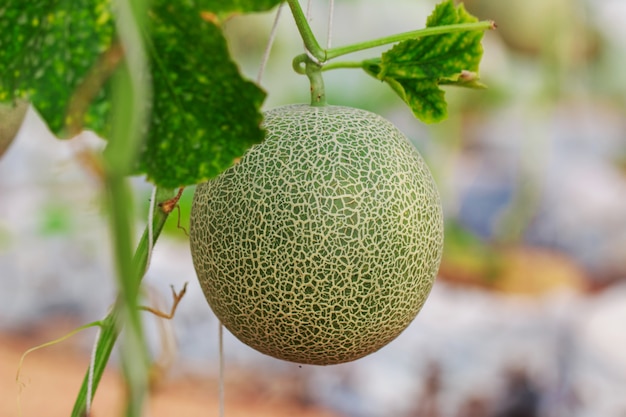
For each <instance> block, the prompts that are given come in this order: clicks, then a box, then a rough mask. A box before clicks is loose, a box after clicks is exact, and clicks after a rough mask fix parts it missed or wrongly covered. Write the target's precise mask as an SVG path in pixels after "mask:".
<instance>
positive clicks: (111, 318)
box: [71, 188, 180, 417]
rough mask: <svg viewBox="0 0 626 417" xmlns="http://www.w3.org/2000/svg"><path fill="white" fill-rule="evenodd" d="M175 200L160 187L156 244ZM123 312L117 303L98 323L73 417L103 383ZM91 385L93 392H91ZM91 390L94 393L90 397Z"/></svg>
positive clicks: (141, 269) (143, 244)
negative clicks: (98, 332)
mask: <svg viewBox="0 0 626 417" xmlns="http://www.w3.org/2000/svg"><path fill="white" fill-rule="evenodd" d="M173 197H174V199H176V198H177V197H180V195H176V193H175V192H174V190H171V189H162V188H157V191H156V202H157V206H158V207H159V208H160V209H159V210H156V211H155V212H154V218H153V221H152V226H151V227H152V230H153V233H152V243H153V244H154V243H155V242H156V241H157V239H158V238H159V235H160V234H161V231H162V230H163V226H165V222H166V220H167V218H168V216H169V214H170V213H171V212H172V210H173V209H174V206H175V204H168V203H170V202H171V201H172V199H173ZM149 227H150V225H147V226H146V229H145V231H144V233H143V235H142V237H141V240H140V241H139V244H138V245H137V249H136V250H135V254H134V256H133V258H132V268H133V271H134V277H133V283H134V285H137V287H138V286H139V284H140V282H141V278H142V277H143V275H144V273H145V270H146V267H147V264H148V256H149V247H150V245H149V243H148V242H149V238H148V234H149V232H148V230H149ZM137 290H138V288H137ZM121 313H122V307H121V304H120V302H119V300H118V302H116V303H115V305H114V306H113V309H112V311H111V312H110V313H109V314H108V315H107V316H106V317H105V318H104V319H103V320H101V321H100V322H99V324H100V328H101V330H102V331H101V334H100V337H99V339H98V341H97V346H96V348H95V352H96V354H95V355H94V360H93V366H90V368H91V369H90V370H88V371H87V373H86V375H85V378H84V379H83V384H82V386H81V388H80V391H79V393H78V396H77V397H76V401H75V403H74V408H73V410H72V414H71V415H72V417H84V416H85V415H86V414H85V408H86V405H87V402H88V400H87V397H88V396H89V397H90V398H89V402H90V401H91V399H92V398H91V397H92V396H93V394H94V393H95V391H96V389H97V387H98V384H99V383H100V379H101V378H102V374H103V373H104V369H105V368H106V365H107V363H108V361H109V357H110V356H111V352H112V350H113V347H114V346H115V343H116V341H117V338H118V336H119V332H120V330H121V326H120V324H119V323H120V321H119V317H120V314H121ZM90 386H91V389H89V387H90ZM89 391H91V392H90V393H89V394H88V392H89Z"/></svg>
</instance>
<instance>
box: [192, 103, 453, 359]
mask: <svg viewBox="0 0 626 417" xmlns="http://www.w3.org/2000/svg"><path fill="white" fill-rule="evenodd" d="M264 125H265V128H266V130H267V135H266V139H265V140H264V142H262V143H261V144H259V145H256V146H254V147H253V148H251V149H250V150H249V152H248V153H247V154H246V155H245V156H244V157H243V158H242V160H241V161H240V163H239V164H237V165H235V166H233V167H232V168H230V169H229V170H227V171H226V172H224V173H223V174H221V175H220V176H218V177H217V178H215V179H213V180H211V181H209V182H206V183H203V184H200V185H198V186H197V188H196V192H195V195H194V202H193V208H192V215H191V230H190V237H191V248H192V255H193V261H194V266H195V268H196V272H197V274H198V278H199V280H200V284H201V286H202V288H203V291H204V293H205V296H206V298H207V300H208V302H209V304H210V306H211V308H212V309H213V311H214V312H215V314H216V315H217V317H218V318H219V319H220V320H221V321H222V323H223V324H224V325H225V327H226V328H227V329H228V330H230V332H231V333H233V334H234V335H235V336H236V337H237V338H238V339H240V340H241V341H242V342H244V343H246V344H247V345H249V346H251V347H253V348H255V349H257V350H259V351H260V352H263V353H265V354H268V355H271V356H274V357H276V358H280V359H285V360H288V361H293V362H298V363H307V364H319V365H327V364H335V363H342V362H348V361H352V360H355V359H358V358H360V357H363V356H365V355H367V354H369V353H372V352H374V351H376V350H378V349H380V348H381V347H383V346H384V345H386V344H387V343H389V342H390V341H391V340H393V339H394V338H396V337H397V336H398V335H399V334H400V333H401V332H402V331H403V330H404V329H405V328H406V327H407V326H408V325H409V323H410V322H411V321H412V320H413V319H414V318H415V316H416V315H417V313H418V312H419V310H420V309H421V307H422V305H423V304H424V301H425V299H426V297H427V296H428V293H429V292H430V289H431V287H432V284H433V281H434V278H435V275H436V273H437V270H438V267H439V262H440V258H441V252H442V246H443V217H442V211H441V203H440V199H439V194H438V192H437V189H436V186H435V184H434V182H433V179H432V177H431V174H430V172H429V170H428V168H427V166H426V165H425V163H424V161H423V160H422V158H421V156H420V155H419V153H418V152H417V151H416V149H415V148H414V147H413V146H412V145H411V144H410V143H409V141H408V140H407V139H406V137H405V136H404V135H403V134H402V133H401V132H400V131H399V130H397V129H396V128H395V127H394V126H393V125H392V124H391V123H390V122H388V121H386V120H385V119H383V118H381V117H379V116H377V115H375V114H373V113H370V112H366V111H363V110H358V109H353V108H347V107H339V106H325V107H311V106H308V105H293V106H285V107H280V108H277V109H274V110H271V111H269V112H267V113H266V114H265V122H264Z"/></svg>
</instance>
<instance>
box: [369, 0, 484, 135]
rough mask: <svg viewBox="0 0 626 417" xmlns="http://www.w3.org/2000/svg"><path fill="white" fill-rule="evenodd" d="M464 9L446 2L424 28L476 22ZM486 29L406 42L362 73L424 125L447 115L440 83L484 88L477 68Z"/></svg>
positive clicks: (437, 8) (437, 9)
mask: <svg viewBox="0 0 626 417" xmlns="http://www.w3.org/2000/svg"><path fill="white" fill-rule="evenodd" d="M477 21H478V19H476V18H475V17H474V16H472V15H471V14H469V13H468V12H467V11H466V10H465V8H464V7H463V5H459V6H455V5H454V1H453V0H446V1H444V2H442V3H440V4H439V5H437V7H436V8H435V10H434V11H433V13H432V14H431V15H430V16H429V17H428V20H427V22H426V27H434V26H444V25H453V24H460V23H473V22H477ZM482 37H483V31H482V30H477V31H464V32H456V33H448V34H443V35H434V36H425V37H421V38H418V39H411V40H407V41H403V42H400V43H398V44H397V45H395V46H394V47H393V48H392V49H390V50H389V51H387V52H385V53H384V54H383V55H382V57H381V58H378V59H372V60H368V61H365V63H364V66H363V68H364V70H365V71H366V72H367V73H368V74H370V75H372V76H374V77H376V78H378V79H380V80H383V81H385V82H387V83H388V84H389V85H390V86H391V87H392V88H393V90H394V91H395V92H396V93H397V94H398V95H399V96H400V97H401V98H402V99H403V100H404V101H405V102H406V103H407V104H408V105H409V106H410V107H411V109H412V110H413V113H414V114H415V116H416V117H418V118H419V119H420V120H422V121H424V122H426V123H433V122H438V121H441V120H443V119H445V117H446V116H447V106H446V102H445V98H444V92H443V90H441V89H440V88H439V85H442V84H446V85H459V86H464V87H473V88H481V87H483V86H482V84H480V83H479V82H478V65H479V63H480V60H481V58H482V54H483V49H482V45H481V44H480V41H481V39H482Z"/></svg>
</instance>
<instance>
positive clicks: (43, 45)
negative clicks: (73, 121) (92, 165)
mask: <svg viewBox="0 0 626 417" xmlns="http://www.w3.org/2000/svg"><path fill="white" fill-rule="evenodd" d="M114 32H115V28H114V24H113V19H112V15H111V12H110V10H109V1H108V0H56V1H53V0H29V1H22V0H8V2H5V3H4V4H3V5H2V6H0V101H2V102H8V101H13V100H14V99H15V98H23V99H26V100H28V101H30V102H32V103H33V105H34V106H35V108H36V109H37V111H38V112H39V113H40V114H41V116H42V117H43V118H44V120H45V121H46V122H47V124H48V126H49V127H50V129H51V130H52V131H53V132H55V133H56V134H61V135H63V134H64V133H65V127H66V121H67V120H66V112H67V109H68V107H69V106H70V101H71V99H72V97H73V93H74V92H75V91H77V89H80V88H81V87H80V86H81V83H82V82H83V80H84V79H85V78H86V75H87V74H88V72H89V71H90V70H91V69H92V67H93V65H94V63H95V62H96V61H97V60H98V58H99V57H100V56H101V55H102V54H103V53H104V52H105V51H106V50H107V48H109V46H110V45H111V43H112V41H113V37H114ZM81 91H82V90H81ZM92 92H93V96H92V97H89V98H88V99H87V101H88V102H93V104H92V105H91V106H90V108H89V111H88V112H87V114H86V116H85V117H86V118H87V119H88V120H89V125H90V127H92V128H93V129H94V130H96V131H102V129H103V128H104V124H105V120H106V119H105V115H106V113H107V110H108V106H107V100H106V92H105V91H104V90H100V89H99V88H96V89H95V91H92Z"/></svg>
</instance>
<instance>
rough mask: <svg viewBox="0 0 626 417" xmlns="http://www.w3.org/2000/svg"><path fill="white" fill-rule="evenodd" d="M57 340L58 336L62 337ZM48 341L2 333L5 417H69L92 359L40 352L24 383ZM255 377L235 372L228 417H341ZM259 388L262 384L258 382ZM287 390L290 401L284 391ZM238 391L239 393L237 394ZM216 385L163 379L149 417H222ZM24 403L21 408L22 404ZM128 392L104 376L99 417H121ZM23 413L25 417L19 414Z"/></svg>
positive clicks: (56, 350) (96, 409) (58, 350)
mask: <svg viewBox="0 0 626 417" xmlns="http://www.w3.org/2000/svg"><path fill="white" fill-rule="evenodd" d="M57 335H58V334H57ZM50 339H51V338H48V339H45V338H43V337H42V335H41V334H39V335H36V336H35V337H34V336H33V335H29V336H24V335H15V334H1V333H0V417H5V416H6V417H14V416H15V417H18V416H21V417H31V416H32V417H35V416H36V417H41V416H46V417H57V416H59V417H61V416H69V415H70V412H71V410H72V407H73V402H74V399H75V398H76V395H77V393H78V389H79V387H80V384H81V382H82V378H83V376H84V373H85V371H86V369H87V365H88V362H89V358H88V357H86V356H85V354H84V352H82V351H79V350H78V349H77V348H76V347H72V344H71V343H67V342H64V343H63V344H61V345H57V346H52V347H48V348H45V349H42V350H38V351H36V352H34V353H32V354H30V355H29V356H27V358H26V360H25V362H24V366H23V368H22V373H21V377H20V384H18V383H17V382H16V372H17V367H18V363H19V360H20V357H21V355H22V354H23V353H24V352H25V351H26V350H27V349H29V348H31V347H33V346H35V345H36V344H38V343H41V342H42V341H46V340H50ZM254 381H255V378H254V376H253V375H242V374H241V373H237V372H235V373H234V374H231V376H230V377H227V379H226V402H225V415H226V417H243V416H255V417H265V416H267V417H270V416H271V417H287V416H289V417H293V416H302V417H339V416H338V414H335V413H332V412H330V411H328V410H324V409H322V408H320V407H318V406H314V405H310V404H305V403H304V402H303V401H299V400H298V399H297V396H296V397H295V398H294V396H293V392H291V393H290V392H289V388H288V387H289V385H290V384H289V382H287V383H286V384H282V385H281V384H278V385H276V383H274V384H273V385H274V386H270V387H266V388H264V389H261V390H260V389H259V384H258V383H255V382H254ZM256 381H257V382H258V378H256ZM281 387H282V388H285V390H286V392H285V395H284V396H283V395H281V392H280V390H281V389H282V388H281ZM234 388H236V389H234ZM217 392H218V389H217V382H216V381H212V380H209V379H208V378H204V379H203V378H198V377H195V378H194V377H185V378H183V377H177V378H173V377H170V378H162V380H161V381H160V382H159V383H158V384H157V387H156V388H155V389H154V390H153V392H152V393H151V396H150V400H149V403H148V406H147V413H146V415H147V416H150V417H171V416H180V417H183V416H184V417H194V416H203V417H206V416H217V415H218V412H219V411H218V410H219V405H218V394H217ZM18 397H19V403H18ZM123 399H124V392H123V388H122V383H121V378H120V375H119V374H118V372H117V370H116V369H109V370H108V372H107V373H105V375H104V377H103V379H102V382H101V384H100V387H99V389H98V392H97V394H96V397H95V400H94V404H93V412H92V415H93V416H94V417H105V416H120V415H122V405H123ZM20 407H21V414H20V411H19V410H20Z"/></svg>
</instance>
